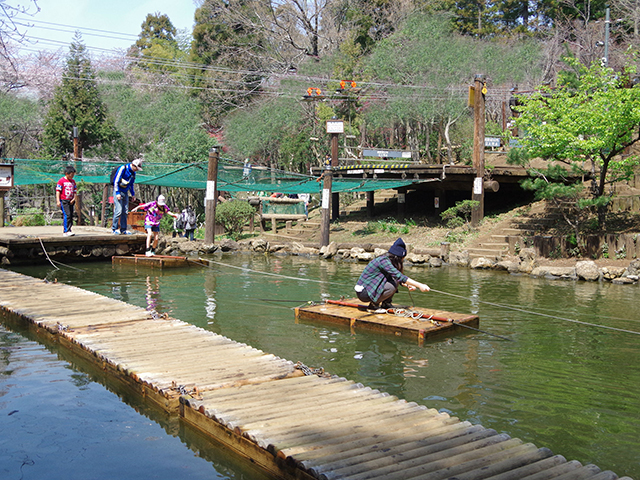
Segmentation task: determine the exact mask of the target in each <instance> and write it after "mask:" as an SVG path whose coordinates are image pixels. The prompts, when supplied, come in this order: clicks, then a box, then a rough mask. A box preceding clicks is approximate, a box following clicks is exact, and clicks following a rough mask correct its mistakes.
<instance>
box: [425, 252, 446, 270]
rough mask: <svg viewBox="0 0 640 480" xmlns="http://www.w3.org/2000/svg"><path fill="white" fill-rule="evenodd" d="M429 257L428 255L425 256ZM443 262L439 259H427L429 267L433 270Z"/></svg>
mask: <svg viewBox="0 0 640 480" xmlns="http://www.w3.org/2000/svg"><path fill="white" fill-rule="evenodd" d="M427 256H428V257H429V255H427ZM443 263H444V262H443V261H442V259H441V258H440V257H429V266H430V267H433V268H439V267H441V266H442V264H443Z"/></svg>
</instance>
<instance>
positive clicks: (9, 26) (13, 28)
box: [0, 0, 40, 91]
mask: <svg viewBox="0 0 640 480" xmlns="http://www.w3.org/2000/svg"><path fill="white" fill-rule="evenodd" d="M39 11H40V8H39V7H38V3H37V0H30V1H29V2H28V3H27V5H26V6H25V5H20V4H14V3H13V2H10V1H9V0H0V82H2V88H3V89H4V90H5V91H9V90H15V89H16V88H20V87H22V86H24V85H22V83H21V82H20V80H19V78H18V67H17V65H16V63H15V57H14V53H15V51H14V49H13V48H12V46H11V44H12V43H13V42H18V43H20V42H22V41H23V40H24V33H23V32H22V31H21V30H20V29H19V28H18V25H17V23H16V21H15V17H16V16H17V15H21V14H23V15H34V14H35V13H37V12H39Z"/></svg>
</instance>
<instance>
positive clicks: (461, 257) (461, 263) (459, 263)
mask: <svg viewBox="0 0 640 480" xmlns="http://www.w3.org/2000/svg"><path fill="white" fill-rule="evenodd" d="M449 263H450V264H451V265H455V266H456V267H468V266H469V252H468V251H466V250H465V251H464V252H451V253H450V254H449Z"/></svg>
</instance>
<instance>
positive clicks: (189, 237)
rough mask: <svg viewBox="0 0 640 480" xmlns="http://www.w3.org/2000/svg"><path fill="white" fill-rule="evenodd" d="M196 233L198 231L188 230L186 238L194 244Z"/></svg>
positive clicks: (185, 234) (185, 233) (185, 232)
mask: <svg viewBox="0 0 640 480" xmlns="http://www.w3.org/2000/svg"><path fill="white" fill-rule="evenodd" d="M195 231H196V230H195V228H194V229H193V230H191V229H187V230H185V231H184V236H185V237H186V238H188V239H189V240H191V241H192V242H193V240H194V238H195V237H194V233H195Z"/></svg>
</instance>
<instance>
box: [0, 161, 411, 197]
mask: <svg viewBox="0 0 640 480" xmlns="http://www.w3.org/2000/svg"><path fill="white" fill-rule="evenodd" d="M0 162H2V163H13V164H14V185H37V184H46V183H55V182H57V181H58V180H59V179H60V178H61V177H62V175H63V172H64V168H65V167H66V166H67V165H70V164H71V165H73V166H74V167H75V168H76V172H77V173H76V176H75V180H76V182H81V181H84V182H87V183H94V184H104V183H109V177H110V175H111V171H112V170H113V168H114V167H117V166H118V165H121V162H109V161H96V160H84V161H76V162H72V161H67V160H33V159H4V160H0ZM207 168H208V161H202V162H196V163H189V164H184V163H152V162H145V163H144V169H143V171H142V172H138V173H137V174H136V184H137V185H159V186H163V187H180V188H195V189H201V190H204V189H206V183H207ZM413 183H418V182H415V181H413V180H387V179H374V178H366V179H363V178H336V177H334V179H333V184H332V191H333V192H369V191H374V190H383V189H393V188H399V187H403V186H407V185H411V184H413ZM322 185H323V182H322V180H321V179H319V178H317V177H312V176H309V175H303V174H299V173H292V172H285V171H283V170H275V169H271V168H267V167H261V166H253V167H252V168H251V169H248V168H245V166H244V165H243V163H242V162H238V161H235V160H231V159H220V161H219V163H218V179H217V184H216V186H217V189H218V190H219V191H223V192H282V193H286V194H293V193H310V194H313V193H321V192H322Z"/></svg>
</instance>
